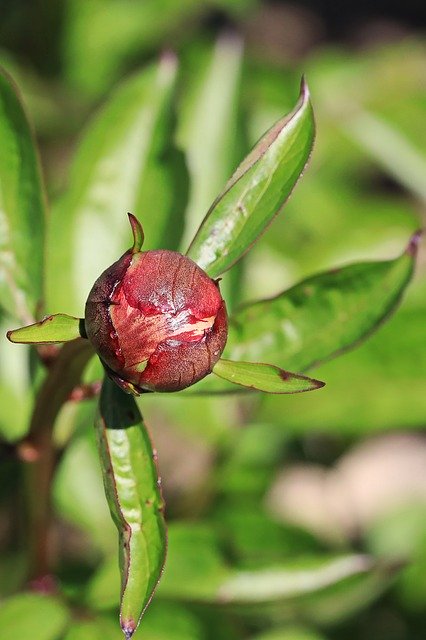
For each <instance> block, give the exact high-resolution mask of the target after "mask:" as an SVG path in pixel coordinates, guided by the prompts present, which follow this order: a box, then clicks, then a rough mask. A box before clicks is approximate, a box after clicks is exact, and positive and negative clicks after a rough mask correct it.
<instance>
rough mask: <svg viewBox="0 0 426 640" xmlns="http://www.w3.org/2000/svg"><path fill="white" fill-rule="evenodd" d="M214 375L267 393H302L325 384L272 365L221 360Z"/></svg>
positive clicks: (216, 365) (214, 369) (215, 368)
mask: <svg viewBox="0 0 426 640" xmlns="http://www.w3.org/2000/svg"><path fill="white" fill-rule="evenodd" d="M213 373H215V374H216V375H217V376H219V378H224V379H225V380H228V381H229V382H232V383H234V384H239V385H241V386H243V387H248V388H249V389H256V390H257V391H265V392H266V393H300V392H301V391H312V390H313V389H320V388H321V387H323V386H324V382H320V381H319V380H314V379H313V378H307V377H306V376H301V375H298V374H297V373H290V372H289V371H284V369H280V368H279V367H275V366H274V365H272V364H259V363H257V362H233V361H232V360H222V359H220V360H219V361H218V362H217V363H216V364H215V366H214V367H213Z"/></svg>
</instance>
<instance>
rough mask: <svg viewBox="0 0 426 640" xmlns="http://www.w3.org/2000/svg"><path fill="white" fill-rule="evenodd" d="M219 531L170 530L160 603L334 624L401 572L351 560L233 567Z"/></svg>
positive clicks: (178, 526)
mask: <svg viewBox="0 0 426 640" xmlns="http://www.w3.org/2000/svg"><path fill="white" fill-rule="evenodd" d="M218 542H219V540H218V537H217V535H215V533H214V530H213V529H211V528H208V527H207V526H206V525H203V524H200V523H198V524H195V523H193V522H192V523H190V524H183V523H175V524H173V525H172V526H170V529H169V557H168V561H167V566H166V570H165V574H164V577H163V580H162V582H161V585H160V588H159V591H158V597H159V598H164V599H166V600H167V601H168V600H170V599H173V600H175V601H180V602H191V603H209V604H214V605H215V606H221V607H224V608H226V609H232V610H235V609H238V611H239V612H241V613H244V615H256V616H258V614H259V613H262V612H263V613H264V614H266V616H267V617H268V620H270V619H271V614H273V615H274V618H276V619H277V620H294V619H295V618H300V617H301V616H303V619H306V620H309V619H310V620H313V621H331V620H335V619H337V618H340V617H344V616H346V615H348V613H352V612H353V611H354V610H357V609H359V608H361V607H363V606H366V604H367V603H369V602H371V601H372V600H373V599H374V598H376V597H377V595H378V594H379V593H381V592H382V591H383V590H384V589H385V588H386V587H387V586H388V585H389V583H390V580H391V579H392V577H393V575H394V573H395V567H393V566H392V565H380V564H378V563H376V562H375V561H374V560H373V559H372V558H371V557H370V556H367V555H362V554H346V555H340V556H334V557H330V556H327V555H315V556H308V557H299V558H297V557H296V558H293V559H291V560H288V561H286V562H281V563H279V564H278V563H277V564H275V565H273V566H268V567H266V568H258V569H255V570H251V571H242V570H236V569H234V568H232V567H230V566H229V565H228V564H227V563H226V561H225V559H224V558H223V557H222V555H221V554H220V551H219V548H220V547H219V544H218Z"/></svg>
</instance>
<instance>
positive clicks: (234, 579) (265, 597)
mask: <svg viewBox="0 0 426 640" xmlns="http://www.w3.org/2000/svg"><path fill="white" fill-rule="evenodd" d="M372 568H373V562H372V560H371V559H369V558H368V557H367V556H362V555H348V556H342V557H337V558H331V559H326V560H322V561H320V562H318V563H312V565H311V566H309V563H307V564H306V566H303V562H301V566H295V567H294V568H292V567H291V566H289V567H288V568H284V567H283V568H281V567H273V568H271V569H261V570H257V571H238V572H236V573H235V574H234V575H232V576H231V577H230V578H229V580H227V581H226V582H225V583H224V584H223V585H222V586H221V587H220V590H219V599H220V600H221V601H222V602H238V603H246V604H248V603H250V602H253V603H259V602H273V601H280V600H286V599H291V598H297V597H302V596H304V595H306V594H310V593H314V592H316V591H320V590H322V589H326V588H327V587H330V586H333V585H335V584H337V583H339V582H341V581H343V580H346V579H348V578H351V577H353V576H357V575H360V574H365V573H368V572H369V571H371V569H372Z"/></svg>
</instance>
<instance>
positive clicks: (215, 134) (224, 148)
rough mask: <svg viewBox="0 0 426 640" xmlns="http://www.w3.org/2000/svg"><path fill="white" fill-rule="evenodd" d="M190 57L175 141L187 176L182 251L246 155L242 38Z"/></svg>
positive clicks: (226, 40) (197, 48)
mask: <svg viewBox="0 0 426 640" xmlns="http://www.w3.org/2000/svg"><path fill="white" fill-rule="evenodd" d="M197 44H198V43H197ZM190 53H192V55H193V58H194V59H190V63H189V64H188V65H187V67H188V69H187V71H186V76H184V78H183V82H184V83H185V91H184V92H183V96H182V100H181V103H180V106H179V127H178V141H179V143H180V144H181V146H182V148H183V149H184V150H185V153H186V157H187V161H188V169H189V172H190V176H191V186H190V196H189V202H188V207H187V210H186V212H185V233H184V237H183V239H182V245H181V246H182V247H184V250H185V249H186V248H187V247H188V245H189V243H190V241H191V239H192V238H193V237H194V234H195V232H196V231H197V229H198V227H199V225H200V223H201V222H202V220H203V217H204V215H205V212H206V211H207V209H208V208H209V206H210V203H211V202H212V201H213V200H214V198H215V197H216V195H217V193H218V192H219V191H220V189H221V188H222V186H223V184H224V183H225V182H226V180H227V178H228V176H229V175H230V174H231V172H232V171H233V170H234V169H235V167H236V165H237V162H238V158H241V156H242V155H243V153H244V149H241V148H240V147H241V146H242V145H241V144H239V143H240V140H239V138H240V137H241V136H240V135H239V134H240V131H239V129H240V127H239V122H240V120H239V107H238V103H239V93H240V85H241V67H242V58H243V46H242V42H241V40H240V38H238V37H236V36H235V35H232V36H231V35H230V34H224V35H222V36H221V37H220V38H219V39H218V40H217V42H216V44H215V46H214V48H212V49H211V51H208V52H206V51H205V50H204V49H203V48H201V47H200V46H199V45H198V46H197V45H194V51H191V52H190ZM184 71H185V68H184Z"/></svg>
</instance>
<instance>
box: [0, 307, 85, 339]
mask: <svg viewBox="0 0 426 640" xmlns="http://www.w3.org/2000/svg"><path fill="white" fill-rule="evenodd" d="M82 322H83V321H82V320H80V318H74V317H73V316H67V315H66V314H65V313H57V314H56V315H53V316H46V317H45V318H43V320H41V321H40V322H36V323H35V324H30V325H29V326H27V327H21V328H20V329H13V330H11V331H8V332H7V337H8V339H9V340H10V341H11V342H18V343H23V344H30V343H34V344H54V343H56V342H69V341H70V340H75V339H76V338H80V337H81V332H80V326H81V323H82Z"/></svg>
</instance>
